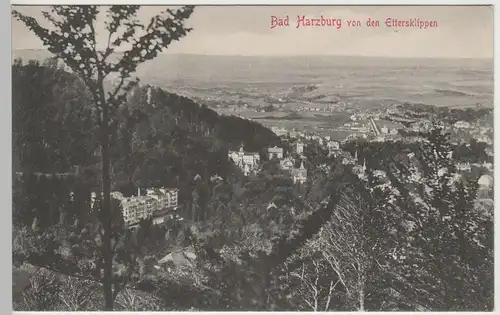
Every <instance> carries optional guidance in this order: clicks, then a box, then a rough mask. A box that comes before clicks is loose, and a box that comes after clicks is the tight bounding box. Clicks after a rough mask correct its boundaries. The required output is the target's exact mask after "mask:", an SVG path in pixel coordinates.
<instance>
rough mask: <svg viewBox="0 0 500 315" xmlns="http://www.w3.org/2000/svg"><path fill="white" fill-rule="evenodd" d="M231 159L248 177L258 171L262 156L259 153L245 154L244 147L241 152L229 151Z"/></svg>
mask: <svg viewBox="0 0 500 315" xmlns="http://www.w3.org/2000/svg"><path fill="white" fill-rule="evenodd" d="M228 156H229V158H230V159H231V160H232V161H233V162H234V164H236V165H237V166H238V167H239V168H240V169H241V170H242V171H243V173H244V174H245V176H248V175H250V174H252V173H256V172H257V171H258V167H259V164H260V154H259V153H258V152H245V151H244V150H243V146H241V147H240V149H239V151H231V150H230V151H229V153H228Z"/></svg>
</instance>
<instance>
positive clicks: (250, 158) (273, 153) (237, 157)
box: [228, 142, 307, 184]
mask: <svg viewBox="0 0 500 315" xmlns="http://www.w3.org/2000/svg"><path fill="white" fill-rule="evenodd" d="M295 152H296V153H297V154H299V155H302V154H303V152H304V144H303V143H302V142H297V143H296V144H295ZM267 154H268V155H267V157H268V159H269V160H272V159H278V160H279V163H280V167H281V169H282V170H285V171H289V172H290V174H291V176H292V179H293V182H294V183H295V184H296V183H301V184H303V183H305V182H306V181H307V169H306V168H305V167H304V163H303V162H302V163H301V165H300V167H298V168H296V167H295V160H294V159H293V158H292V157H291V156H290V157H285V154H284V150H283V148H280V147H278V146H274V147H271V148H268V149H267ZM228 158H229V159H230V160H232V161H233V162H234V164H236V165H237V166H238V167H239V168H240V169H241V170H242V171H243V173H244V174H245V176H248V175H250V174H255V173H257V172H258V171H259V166H260V155H259V153H258V152H245V150H244V149H243V147H240V149H239V150H238V151H229V153H228Z"/></svg>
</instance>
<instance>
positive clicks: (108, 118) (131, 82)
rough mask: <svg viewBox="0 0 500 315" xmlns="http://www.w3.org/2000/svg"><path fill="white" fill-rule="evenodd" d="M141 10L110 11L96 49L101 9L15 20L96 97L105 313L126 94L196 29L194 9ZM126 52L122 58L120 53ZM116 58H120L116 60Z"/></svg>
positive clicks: (109, 304)
mask: <svg viewBox="0 0 500 315" xmlns="http://www.w3.org/2000/svg"><path fill="white" fill-rule="evenodd" d="M139 9H140V6H123V5H116V6H110V7H109V8H108V9H107V10H106V23H105V25H106V26H105V29H106V32H107V34H108V36H107V44H106V48H105V49H104V50H103V51H100V50H99V49H98V47H97V42H96V38H97V36H96V35H97V30H96V21H97V19H98V15H99V13H100V11H101V7H100V6H52V7H51V9H50V10H49V11H45V12H43V15H44V18H45V19H46V20H48V21H49V22H50V23H51V26H50V28H44V27H42V26H40V24H39V23H38V21H37V20H36V19H35V18H33V17H30V16H26V15H23V14H21V13H20V12H18V11H16V10H14V11H13V16H14V18H16V19H17V20H19V21H21V22H22V23H24V24H25V25H26V26H27V27H28V28H29V29H30V30H31V31H32V32H33V33H34V34H35V35H36V36H37V37H38V38H39V39H41V40H42V42H43V44H44V45H45V46H46V47H47V48H48V50H49V51H50V52H52V53H53V54H55V55H56V56H57V57H59V58H61V59H62V60H63V61H64V62H65V63H66V65H67V66H69V67H70V68H71V70H72V71H73V72H74V73H75V74H77V75H78V76H79V77H80V78H81V79H82V80H83V82H84V83H85V85H86V86H87V87H88V89H89V91H90V93H91V94H92V97H93V101H94V105H95V111H96V113H97V124H98V126H99V129H100V145H101V162H102V179H101V180H102V193H103V195H102V196H103V200H102V208H101V215H100V221H101V223H102V228H103V235H104V237H103V242H102V243H103V245H102V256H103V281H102V282H103V288H104V298H105V309H106V310H112V309H113V296H116V294H113V285H112V284H113V274H112V265H113V250H112V237H113V236H112V232H111V225H112V222H111V221H112V219H111V218H112V216H111V209H110V190H111V179H110V152H109V139H110V132H111V130H112V129H111V128H112V125H113V124H114V123H116V121H113V118H114V117H115V115H114V114H115V112H116V110H117V108H118V107H119V106H120V105H121V104H123V102H124V101H125V99H126V96H127V93H128V92H129V91H130V90H131V89H132V88H133V87H134V86H135V85H136V84H137V82H138V80H137V79H134V78H133V77H132V75H133V73H134V72H135V71H136V69H137V67H138V65H140V64H141V63H143V62H145V61H148V60H151V59H153V58H155V57H157V56H158V54H159V53H160V52H161V51H162V50H163V49H164V48H167V47H168V46H169V45H170V44H171V43H172V42H173V41H176V40H179V39H181V38H182V37H184V36H185V35H186V34H187V32H189V31H190V30H191V29H189V28H186V27H184V22H185V21H186V19H188V18H189V17H190V16H191V14H192V12H193V10H194V7H193V6H185V7H182V8H179V9H176V10H172V9H167V10H166V11H165V12H163V13H161V14H159V15H156V16H154V17H152V18H151V20H150V23H149V24H148V25H143V24H141V23H140V22H139V21H138V19H137V13H138V11H139ZM121 50H125V52H123V53H119V54H116V53H117V52H119V51H121ZM114 55H117V58H116V60H115V61H113V59H115V58H114V57H115V56H114ZM112 74H115V75H116V76H117V80H116V82H115V83H116V84H115V85H114V86H113V88H112V89H111V91H105V80H106V79H109V78H110V77H111V75H112Z"/></svg>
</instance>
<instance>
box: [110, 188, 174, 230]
mask: <svg viewBox="0 0 500 315" xmlns="http://www.w3.org/2000/svg"><path fill="white" fill-rule="evenodd" d="M178 192H179V191H178V189H175V188H174V189H167V188H163V187H162V188H158V189H155V188H151V189H147V190H146V194H145V195H141V191H140V189H138V191H137V196H132V197H124V196H123V194H122V193H120V192H113V193H112V194H111V195H112V197H113V198H115V199H117V200H119V201H120V203H121V206H122V213H123V220H124V221H125V225H126V226H134V225H136V224H138V223H139V221H140V220H142V219H150V218H152V219H153V224H161V223H163V222H164V221H165V218H166V217H168V216H169V215H173V214H174V210H176V209H177V208H178Z"/></svg>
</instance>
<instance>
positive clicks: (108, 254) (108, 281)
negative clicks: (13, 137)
mask: <svg viewBox="0 0 500 315" xmlns="http://www.w3.org/2000/svg"><path fill="white" fill-rule="evenodd" d="M101 102H102V121H101V132H102V135H101V160H102V193H103V196H102V205H101V223H102V225H103V229H104V239H103V253H102V254H103V260H104V270H103V279H102V282H103V289H104V301H105V311H112V310H113V274H112V268H113V253H112V250H111V202H110V193H111V191H110V190H111V181H110V175H109V164H110V157H109V107H108V106H109V105H108V104H107V103H106V102H105V101H104V97H102V98H101Z"/></svg>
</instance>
